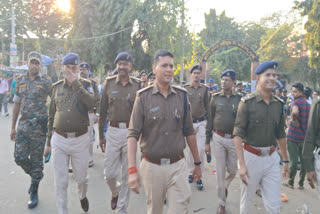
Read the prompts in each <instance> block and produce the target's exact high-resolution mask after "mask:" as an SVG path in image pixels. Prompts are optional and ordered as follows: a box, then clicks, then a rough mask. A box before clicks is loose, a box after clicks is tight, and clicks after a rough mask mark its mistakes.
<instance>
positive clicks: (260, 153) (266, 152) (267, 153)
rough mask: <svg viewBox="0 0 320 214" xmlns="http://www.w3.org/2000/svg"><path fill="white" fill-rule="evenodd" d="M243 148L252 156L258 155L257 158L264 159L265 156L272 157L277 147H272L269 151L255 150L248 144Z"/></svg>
mask: <svg viewBox="0 0 320 214" xmlns="http://www.w3.org/2000/svg"><path fill="white" fill-rule="evenodd" d="M243 148H244V149H245V150H247V151H248V152H251V153H252V154H255V155H257V156H262V157H264V156H270V155H272V153H273V152H274V151H276V147H275V146H272V147H270V149H269V150H267V149H263V150H262V149H257V148H254V147H252V146H250V145H248V144H244V145H243Z"/></svg>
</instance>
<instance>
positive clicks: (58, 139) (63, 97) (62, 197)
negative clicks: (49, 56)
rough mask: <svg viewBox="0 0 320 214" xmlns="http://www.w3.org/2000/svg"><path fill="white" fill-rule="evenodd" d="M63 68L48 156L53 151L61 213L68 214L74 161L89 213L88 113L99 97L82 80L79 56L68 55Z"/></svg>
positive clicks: (55, 92)
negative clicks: (69, 183) (69, 168)
mask: <svg viewBox="0 0 320 214" xmlns="http://www.w3.org/2000/svg"><path fill="white" fill-rule="evenodd" d="M62 65H63V73H64V78H65V79H63V80H60V81H58V82H56V83H55V84H53V85H52V88H53V89H52V96H51V102H50V109H49V118H48V133H47V143H46V148H45V151H44V156H46V155H47V154H48V153H49V152H50V151H51V148H52V157H53V169H54V181H55V191H56V201H57V202H56V203H57V209H58V213H59V214H67V213H68V208H67V205H68V201H67V193H68V178H69V176H68V166H69V161H70V160H71V165H72V169H73V172H74V178H75V180H76V181H77V183H78V193H79V199H80V202H81V207H82V209H83V210H84V211H85V212H87V211H88V210H89V201H88V199H87V197H86V194H87V188H88V178H87V170H88V159H89V152H88V150H89V144H90V141H89V140H90V134H89V133H88V126H89V118H88V111H89V110H91V109H93V107H94V105H95V97H94V94H93V89H92V86H91V84H90V82H89V81H88V80H86V79H82V78H80V79H79V72H80V70H79V56H78V54H75V53H69V54H67V55H65V56H64V57H63V60H62ZM87 83H88V84H87ZM85 85H87V88H86V87H85Z"/></svg>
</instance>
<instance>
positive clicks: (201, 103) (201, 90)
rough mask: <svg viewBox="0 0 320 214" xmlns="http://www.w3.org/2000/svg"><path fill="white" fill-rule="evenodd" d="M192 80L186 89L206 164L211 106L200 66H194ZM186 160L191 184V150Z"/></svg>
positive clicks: (188, 151) (198, 184) (200, 184)
mask: <svg viewBox="0 0 320 214" xmlns="http://www.w3.org/2000/svg"><path fill="white" fill-rule="evenodd" d="M190 72H191V78H192V82H191V83H190V84H186V85H184V88H185V89H186V90H187V92H188V98H189V101H190V104H191V111H192V122H193V128H194V130H195V133H196V138H197V145H198V151H199V157H200V161H201V162H202V163H204V157H205V153H204V149H205V148H204V147H205V140H206V123H207V120H206V119H207V113H208V105H209V94H208V87H207V86H205V85H204V84H201V83H200V74H201V72H202V68H201V66H200V65H194V66H193V67H192V68H191V70H190ZM186 159H187V164H188V172H189V178H188V179H189V183H192V182H193V178H192V172H193V169H194V160H193V156H192V153H191V151H190V149H188V148H187V149H186ZM201 171H202V172H203V171H204V164H202V165H201ZM197 188H198V190H202V189H203V183H202V180H201V179H200V180H199V181H198V182H197Z"/></svg>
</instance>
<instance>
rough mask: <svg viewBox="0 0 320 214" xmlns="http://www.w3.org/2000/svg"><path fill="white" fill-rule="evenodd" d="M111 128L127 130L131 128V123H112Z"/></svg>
mask: <svg viewBox="0 0 320 214" xmlns="http://www.w3.org/2000/svg"><path fill="white" fill-rule="evenodd" d="M109 124H110V126H112V127H115V128H120V129H126V128H129V122H126V123H114V122H110V123H109Z"/></svg>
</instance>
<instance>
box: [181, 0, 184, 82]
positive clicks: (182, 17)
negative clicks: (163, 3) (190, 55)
mask: <svg viewBox="0 0 320 214" xmlns="http://www.w3.org/2000/svg"><path fill="white" fill-rule="evenodd" d="M181 28H182V30H181V31H182V38H181V41H182V54H181V68H180V85H182V84H183V73H184V72H183V64H184V36H185V33H184V0H183V3H182V14H181Z"/></svg>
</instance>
